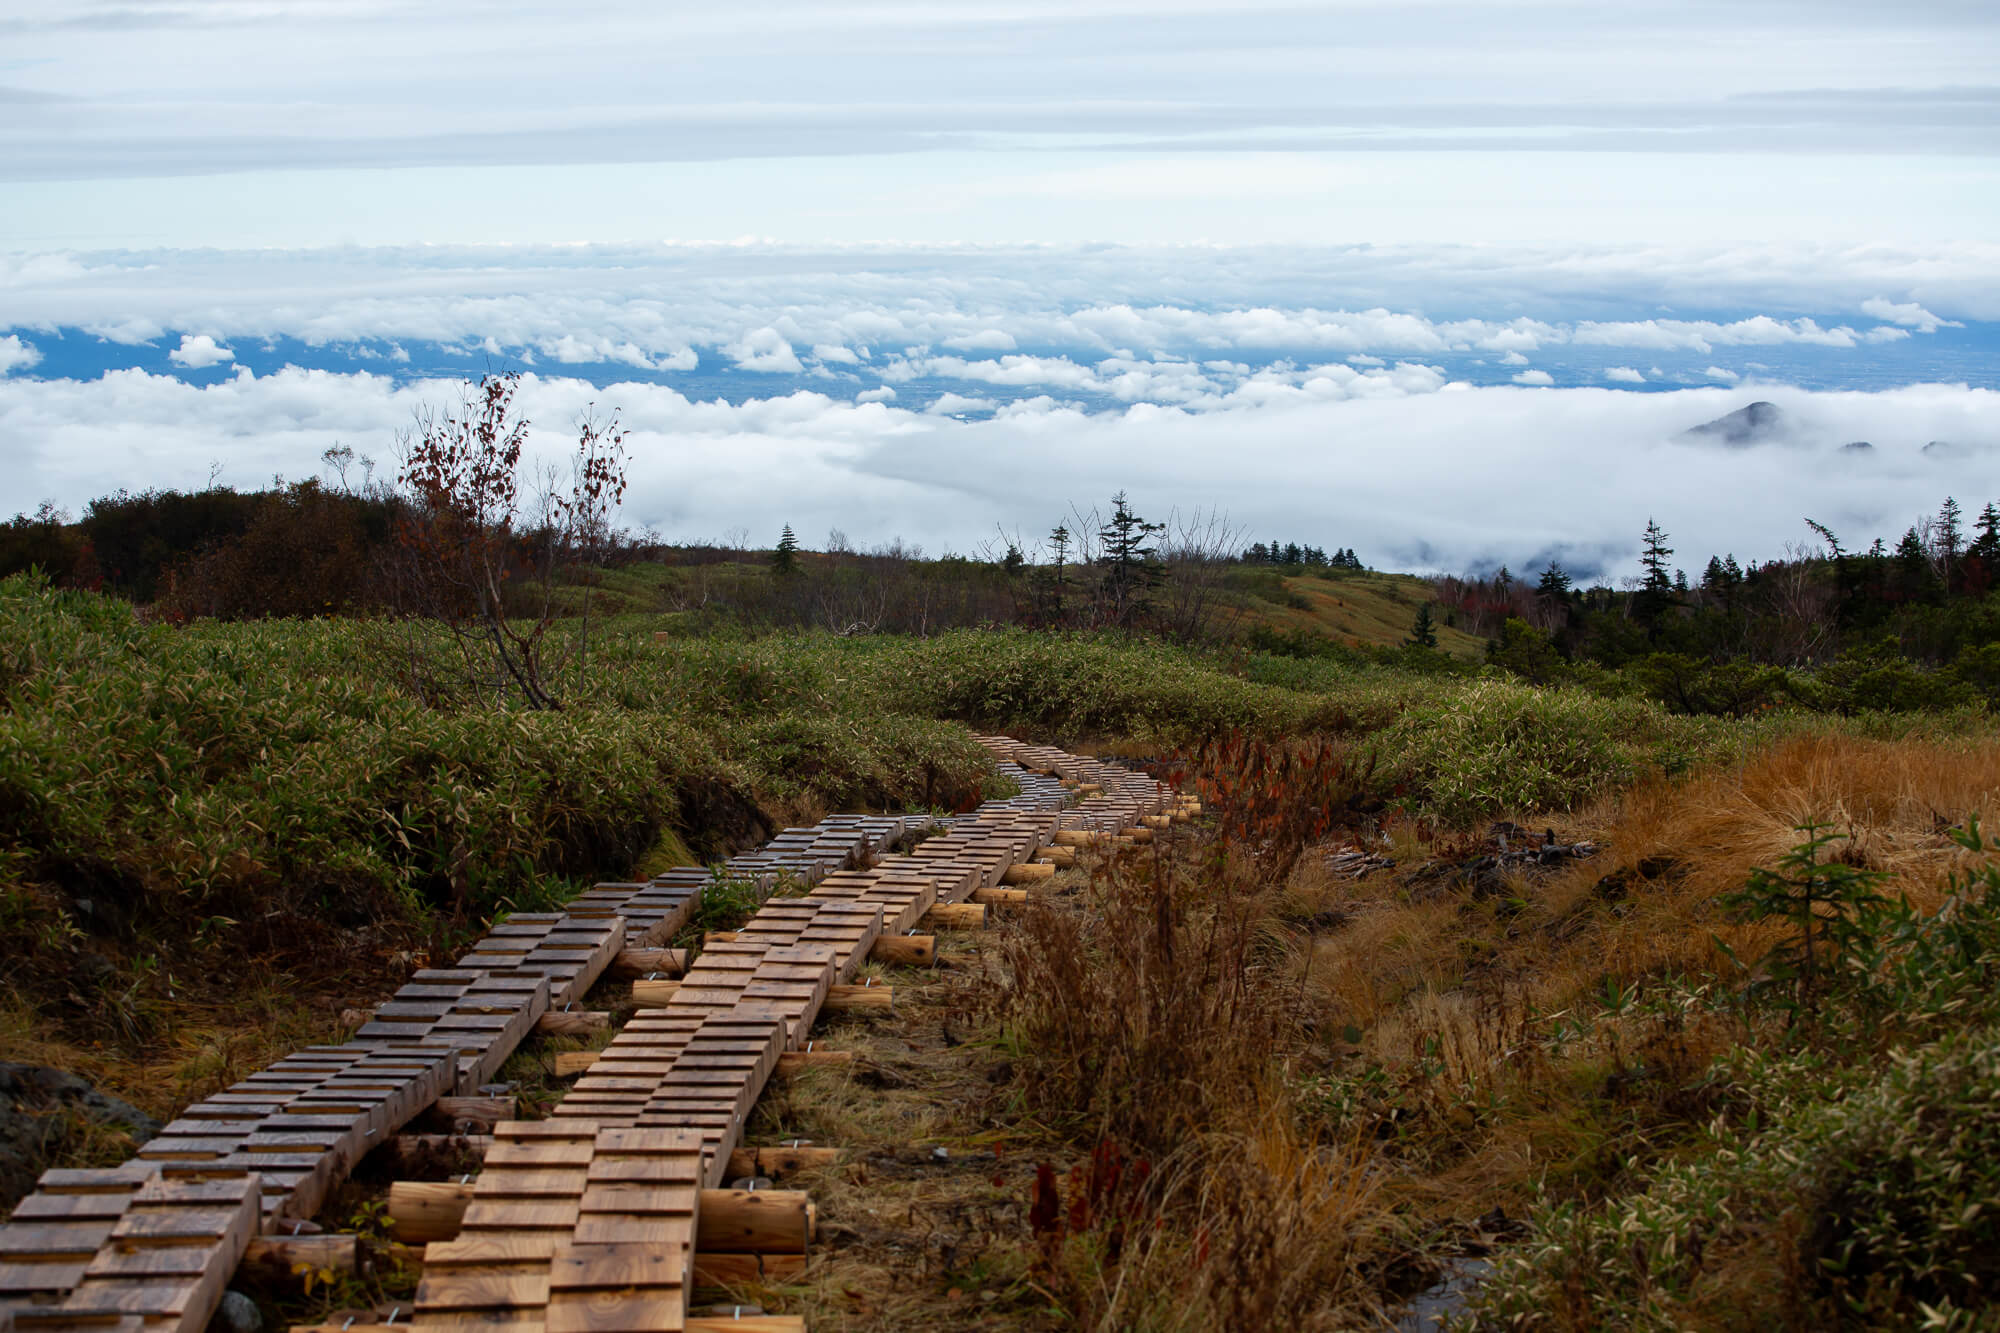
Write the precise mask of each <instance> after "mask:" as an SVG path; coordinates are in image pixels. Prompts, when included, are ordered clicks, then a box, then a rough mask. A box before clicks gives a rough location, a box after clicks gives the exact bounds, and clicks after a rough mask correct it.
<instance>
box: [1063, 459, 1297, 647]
mask: <svg viewBox="0 0 2000 1333" xmlns="http://www.w3.org/2000/svg"><path fill="white" fill-rule="evenodd" d="M1166 530H1167V525H1166V524H1164V523H1148V522H1147V521H1146V520H1145V519H1143V518H1140V517H1139V515H1138V514H1136V513H1134V512H1133V511H1132V506H1131V503H1130V502H1129V501H1127V500H1126V498H1125V492H1123V491H1120V492H1118V494H1116V495H1114V496H1112V497H1111V517H1110V518H1108V519H1106V520H1105V523H1104V526H1103V527H1102V528H1099V529H1098V532H1097V540H1098V541H1099V542H1100V543H1101V544H1102V546H1103V550H1104V554H1102V555H1100V556H1099V557H1097V563H1098V564H1100V565H1102V566H1103V567H1104V594H1105V599H1106V601H1107V602H1108V603H1109V607H1110V612H1111V623H1112V624H1114V625H1119V626H1130V625H1131V624H1132V622H1133V621H1134V620H1135V619H1137V617H1138V616H1139V613H1140V612H1142V611H1144V610H1145V609H1146V597H1147V594H1148V593H1150V592H1151V591H1152V590H1153V588H1154V587H1156V586H1157V585H1158V584H1159V583H1160V581H1161V580H1162V579H1163V578H1164V577H1165V576H1166V566H1164V565H1162V564H1161V563H1160V562H1159V560H1158V559H1157V556H1158V548H1157V547H1155V546H1154V545H1153V539H1154V538H1155V537H1157V536H1159V534H1161V533H1162V532H1165V531H1166ZM1294 550H1296V548H1294Z"/></svg>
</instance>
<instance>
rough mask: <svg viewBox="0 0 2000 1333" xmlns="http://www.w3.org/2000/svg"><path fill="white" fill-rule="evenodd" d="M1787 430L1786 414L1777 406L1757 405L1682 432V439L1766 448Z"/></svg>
mask: <svg viewBox="0 0 2000 1333" xmlns="http://www.w3.org/2000/svg"><path fill="white" fill-rule="evenodd" d="M1786 429H1787V423H1786V420H1785V414H1784V412H1783V411H1781V410H1780V409H1779V407H1778V405H1777V404H1776V403H1766V402H1755V403H1751V404H1750V405H1749V406H1748V407H1739V408H1737V409H1736V410H1735V411H1734V412H1730V413H1728V414H1726V415H1724V416H1719V417H1717V418H1716V419H1715V420H1713V421H1705V422H1703V423H1702V424H1701V425H1699V426H1691V427H1689V428H1688V429H1687V430H1684V431H1682V432H1681V438H1682V439H1684V440H1707V441H1711V442H1713V443H1718V444H1727V445H1732V446H1734V447H1736V448H1739V449H1741V448H1748V447H1749V446H1751V445H1753V444H1765V443H1767V442H1769V441H1771V440H1773V439H1775V438H1777V437H1778V436H1780V435H1783V434H1784V433H1785V431H1786Z"/></svg>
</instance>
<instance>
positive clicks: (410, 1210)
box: [389, 1180, 472, 1245]
mask: <svg viewBox="0 0 2000 1333" xmlns="http://www.w3.org/2000/svg"><path fill="white" fill-rule="evenodd" d="M471 1203H472V1182H471V1181H466V1180H442V1181H437V1180H396V1181H391V1182H390V1184H389V1226H390V1229H391V1230H392V1231H393V1232H394V1233H395V1236H396V1239H397V1240H400V1241H402V1242H404V1243H405V1244H408V1245H427V1244H429V1243H430V1242H431V1241H434V1240H450V1239H451V1238H452V1237H454V1236H456V1235H457V1234H458V1228H459V1227H460V1225H461V1224H463V1223H464V1221H465V1210H466V1208H467V1207H468V1206H469V1205H470V1204H471Z"/></svg>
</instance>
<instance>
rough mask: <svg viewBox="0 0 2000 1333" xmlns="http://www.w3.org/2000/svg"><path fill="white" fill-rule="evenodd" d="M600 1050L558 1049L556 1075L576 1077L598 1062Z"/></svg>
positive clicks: (559, 1076) (558, 1076)
mask: <svg viewBox="0 0 2000 1333" xmlns="http://www.w3.org/2000/svg"><path fill="white" fill-rule="evenodd" d="M599 1054H601V1052H598V1051H557V1052H556V1077H557V1078H575V1077H576V1076H577V1075H578V1074H581V1073H583V1072H584V1071H585V1070H587V1069H589V1068H590V1067H591V1066H592V1065H594V1064H596V1063H597V1057H598V1055H599Z"/></svg>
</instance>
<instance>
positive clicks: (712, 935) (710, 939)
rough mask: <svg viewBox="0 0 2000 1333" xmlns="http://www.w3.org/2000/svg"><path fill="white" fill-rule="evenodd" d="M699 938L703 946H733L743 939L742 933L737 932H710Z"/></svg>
mask: <svg viewBox="0 0 2000 1333" xmlns="http://www.w3.org/2000/svg"><path fill="white" fill-rule="evenodd" d="M701 938H702V942H703V943H704V944H734V943H736V941H737V940H739V939H741V938H743V933H742V932H741V931H737V930H711V931H709V932H708V933H707V934H706V935H704V936H702V937H701Z"/></svg>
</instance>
